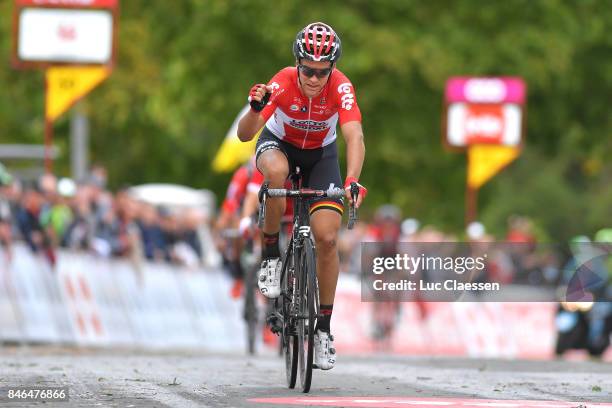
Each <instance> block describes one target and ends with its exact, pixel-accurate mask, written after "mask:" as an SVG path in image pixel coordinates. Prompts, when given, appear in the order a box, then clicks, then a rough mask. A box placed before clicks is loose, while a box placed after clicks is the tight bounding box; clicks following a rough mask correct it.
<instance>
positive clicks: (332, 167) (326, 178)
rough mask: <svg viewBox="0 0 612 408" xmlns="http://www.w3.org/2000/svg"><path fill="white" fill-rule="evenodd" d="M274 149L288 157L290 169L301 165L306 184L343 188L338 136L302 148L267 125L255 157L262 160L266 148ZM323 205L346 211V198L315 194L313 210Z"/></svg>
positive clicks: (321, 188)
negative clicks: (314, 145) (315, 147)
mask: <svg viewBox="0 0 612 408" xmlns="http://www.w3.org/2000/svg"><path fill="white" fill-rule="evenodd" d="M270 149H276V150H280V151H281V152H282V153H283V154H284V155H285V156H286V157H287V161H288V162H289V172H290V173H292V172H293V171H294V170H295V167H296V166H299V167H300V171H301V173H302V186H303V187H305V188H312V189H314V190H327V189H329V188H333V187H339V188H342V178H341V176H340V164H339V163H338V148H337V146H336V141H335V140H334V142H332V143H330V144H328V145H327V146H324V147H320V148H318V149H299V148H297V147H295V146H294V145H292V144H291V143H287V142H285V141H283V140H281V139H279V138H277V137H276V136H274V134H273V133H272V132H270V130H269V129H268V128H267V127H264V129H263V131H262V132H261V134H260V135H259V139H257V147H256V150H255V159H256V160H258V159H259V156H260V155H261V154H262V153H263V152H265V151H267V150H270ZM321 209H328V210H333V211H336V212H338V213H339V214H340V215H342V213H343V211H344V201H343V200H342V199H331V198H327V197H321V198H313V199H312V201H311V204H310V213H311V214H312V213H313V212H315V211H317V210H321Z"/></svg>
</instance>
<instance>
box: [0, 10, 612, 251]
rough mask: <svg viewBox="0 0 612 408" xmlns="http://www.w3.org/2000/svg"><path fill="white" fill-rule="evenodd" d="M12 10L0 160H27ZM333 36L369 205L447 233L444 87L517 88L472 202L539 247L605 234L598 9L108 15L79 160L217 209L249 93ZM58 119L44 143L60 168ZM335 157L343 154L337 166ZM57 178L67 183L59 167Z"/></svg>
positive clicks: (454, 196)
mask: <svg viewBox="0 0 612 408" xmlns="http://www.w3.org/2000/svg"><path fill="white" fill-rule="evenodd" d="M12 8H13V2H12V1H11V0H0V16H1V18H0V59H1V65H0V66H1V67H2V69H1V70H0V89H1V92H0V143H10V142H19V143H41V142H42V139H43V117H42V112H43V93H42V89H43V80H42V72H39V71H15V70H13V69H11V67H10V56H11V35H12V26H11V20H12ZM317 20H320V21H325V22H327V23H328V24H331V25H332V26H333V27H334V28H335V29H336V30H337V31H338V32H339V33H340V35H341V37H342V41H343V46H344V56H343V58H342V60H341V61H340V64H339V67H340V69H342V70H343V71H344V72H345V73H346V74H347V75H348V76H349V78H351V80H352V82H353V83H354V85H355V87H356V90H357V99H358V102H359V104H360V107H361V110H362V112H363V115H364V131H365V135H366V147H367V156H366V163H365V168H364V171H363V176H362V181H363V183H364V184H365V185H366V186H368V187H369V189H370V191H371V193H370V195H369V196H368V200H367V203H366V205H365V208H364V210H365V211H364V212H365V213H366V214H367V213H368V212H371V211H373V209H374V208H375V207H376V206H377V205H379V204H382V203H385V202H393V203H395V204H397V205H399V206H400V207H401V208H402V210H403V212H404V215H405V216H413V217H416V218H418V219H419V220H421V221H422V222H423V223H425V224H429V223H431V224H435V225H437V226H440V227H443V228H445V229H447V230H450V231H460V230H461V229H462V227H463V211H464V185H465V167H466V166H465V155H462V154H457V153H449V152H446V151H444V149H443V148H442V146H441V143H440V138H441V136H440V133H441V129H440V123H441V112H442V103H443V99H442V98H443V90H444V84H445V81H446V79H447V78H448V77H449V76H453V75H517V76H521V77H523V78H525V80H526V82H527V84H528V108H527V136H526V143H525V149H524V152H523V154H522V156H521V157H520V158H519V159H518V160H517V161H516V162H515V163H514V164H512V165H511V166H510V167H509V168H507V169H506V170H504V171H503V173H501V174H500V175H498V176H496V177H495V178H494V179H493V180H492V181H490V182H489V183H488V184H487V185H486V186H485V187H484V188H483V189H482V190H481V193H480V197H479V208H480V218H481V219H482V220H483V221H484V222H485V224H486V225H487V227H488V228H489V229H491V230H492V231H493V232H496V233H498V234H501V233H503V231H504V230H505V227H506V219H507V217H508V216H509V215H510V214H514V213H519V214H524V215H528V216H530V217H532V218H533V219H534V220H535V221H536V223H537V225H538V227H539V228H540V229H541V230H542V231H544V233H545V234H546V235H547V236H548V238H549V239H551V240H557V239H562V238H567V237H568V236H570V235H573V234H576V233H592V232H593V231H595V230H596V229H599V228H601V227H603V226H605V225H606V224H607V225H608V226H609V225H610V224H612V183H611V181H612V160H610V158H611V156H612V154H611V153H612V115H611V114H610V101H611V100H612V36H611V35H610V32H612V7H610V3H609V1H607V0H581V1H571V0H570V1H562V0H508V1H496V2H483V1H479V0H464V1H442V0H428V1H421V0H418V1H417V0H414V1H409V0H405V1H396V0H378V1H366V0H350V1H342V2H333V1H332V2H330V1H325V2H319V1H309V2H307V3H304V2H299V1H283V2H269V1H267V2H266V1H250V0H235V1H229V0H226V1H224V0H177V1H155V2H151V1H146V0H123V1H122V2H121V17H120V22H119V41H118V43H119V50H118V60H117V66H116V68H115V71H114V72H113V74H112V76H111V77H110V79H109V80H107V81H106V82H105V83H104V84H103V85H102V86H100V87H99V88H98V89H96V90H95V91H94V92H93V93H92V94H90V95H89V96H88V97H87V100H86V104H85V109H86V111H87V114H88V116H89V118H90V121H91V146H90V157H91V160H92V161H95V162H99V163H102V164H104V165H106V166H107V167H108V169H109V172H110V181H111V185H112V186H113V187H118V186H120V185H124V184H139V183H145V182H156V181H161V182H176V183H182V184H187V185H191V186H194V187H198V188H210V189H212V190H213V191H215V192H216V193H217V194H218V195H223V194H224V189H225V186H226V185H227V182H228V180H229V177H230V175H229V174H223V175H219V174H215V173H213V172H212V171H211V167H210V163H211V160H212V158H213V157H214V154H215V152H216V150H217V148H218V147H219V146H220V144H221V141H222V139H223V137H224V136H225V132H226V131H227V129H228V127H229V125H230V124H231V122H232V120H233V119H234V117H235V115H236V114H237V112H238V111H239V110H240V108H241V107H242V106H243V104H244V103H245V99H246V94H247V92H248V89H249V87H250V86H251V85H252V84H253V83H255V82H263V81H267V80H268V79H269V78H270V77H271V76H272V75H273V74H274V73H275V72H276V71H278V70H279V69H280V68H281V67H284V66H287V65H292V64H293V61H292V54H291V41H292V40H293V38H294V36H295V33H296V32H297V30H298V29H300V28H301V27H303V26H304V25H306V24H307V23H309V22H312V21H317ZM68 121H69V115H65V116H64V117H63V118H62V119H61V120H60V121H59V122H58V123H57V124H56V126H55V136H56V143H57V144H59V145H60V146H61V148H62V151H64V152H67V151H68V149H67V147H68V133H69V126H68ZM341 150H342V149H341ZM57 171H58V173H60V174H62V175H68V174H69V157H68V155H67V154H64V156H63V157H62V158H61V159H60V161H59V163H58V164H57Z"/></svg>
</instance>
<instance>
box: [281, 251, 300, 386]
mask: <svg viewBox="0 0 612 408" xmlns="http://www.w3.org/2000/svg"><path fill="white" fill-rule="evenodd" d="M294 273H295V271H294V267H293V255H292V253H291V252H289V253H288V254H287V257H286V258H285V264H284V265H283V272H282V280H281V296H280V298H278V299H276V304H277V305H278V306H280V308H281V313H282V315H283V330H282V332H281V347H282V349H283V352H284V355H285V374H286V377H287V386H288V387H289V388H295V383H296V380H297V367H298V350H299V347H298V345H299V343H298V336H297V333H296V327H295V326H296V319H294V318H293V316H292V312H293V311H292V309H293V308H292V298H293V291H294V290H296V289H297V288H295V287H294V285H293V283H294V276H295V275H294Z"/></svg>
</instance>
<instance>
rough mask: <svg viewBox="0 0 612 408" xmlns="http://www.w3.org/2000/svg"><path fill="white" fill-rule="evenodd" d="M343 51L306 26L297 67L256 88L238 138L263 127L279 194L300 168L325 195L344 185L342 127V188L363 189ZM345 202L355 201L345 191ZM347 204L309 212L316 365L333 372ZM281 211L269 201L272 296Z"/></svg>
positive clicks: (276, 287)
mask: <svg viewBox="0 0 612 408" xmlns="http://www.w3.org/2000/svg"><path fill="white" fill-rule="evenodd" d="M341 53H342V46H341V41H340V37H339V36H338V34H336V32H335V31H334V30H333V29H332V28H331V27H330V26H329V25H327V24H324V23H320V22H317V23H312V24H309V25H307V26H306V27H304V28H303V29H302V30H300V31H299V32H298V33H297V35H296V38H295V41H294V42H293V55H294V57H295V63H296V66H294V67H287V68H284V69H282V70H281V71H279V72H278V73H277V74H276V75H274V77H273V78H272V79H271V80H270V81H269V82H268V83H267V84H256V85H254V86H253V87H252V88H251V91H250V93H249V101H250V105H251V109H250V110H249V111H248V112H247V113H245V114H244V116H243V117H242V118H241V119H240V121H239V124H238V137H239V138H240V140H242V141H248V140H251V139H252V138H253V137H254V135H255V133H256V132H257V131H258V130H259V129H260V128H261V127H262V126H264V125H265V128H264V129H263V131H262V133H261V134H260V136H259V139H258V140H257V145H256V146H257V147H256V153H255V154H256V158H257V168H258V169H259V170H260V171H261V172H262V173H263V175H264V177H265V179H266V180H267V181H268V183H269V186H270V188H282V187H283V185H284V183H285V180H286V179H287V177H288V175H289V172H290V171H291V170H293V169H294V168H295V167H296V166H299V167H300V169H301V171H302V176H303V183H304V186H307V187H309V188H313V189H324V190H326V189H328V188H329V187H330V186H331V187H333V186H340V185H341V183H342V179H341V176H340V166H339V163H338V153H337V146H336V126H337V124H338V123H339V124H340V128H341V130H342V135H343V137H344V139H345V141H346V157H347V177H346V179H345V182H344V186H345V188H347V187H349V186H350V185H351V183H353V182H354V183H358V179H359V176H360V173H361V168H362V165H363V160H364V156H365V145H364V142H363V131H362V127H361V112H360V111H359V107H358V105H357V103H356V99H355V91H354V89H353V85H352V84H351V82H350V81H349V79H348V78H347V77H346V76H345V75H344V74H343V73H342V72H340V71H339V70H338V69H337V68H336V64H337V62H338V59H339V58H340V55H341ZM358 185H359V184H358ZM359 188H360V194H359V197H358V199H357V202H356V203H355V206H356V207H359V205H360V204H361V201H362V200H363V198H364V197H365V195H366V193H367V190H366V189H365V188H364V187H363V186H361V185H359ZM346 196H347V198H348V200H349V202H351V201H352V198H351V197H350V193H349V191H348V188H347V194H346ZM351 203H352V202H351ZM342 204H343V203H342V200H330V199H327V198H325V199H318V200H313V201H312V203H311V207H310V214H311V227H312V233H313V235H314V239H315V242H316V248H317V275H318V279H319V296H320V312H321V314H322V315H323V317H322V318H320V319H317V327H316V328H315V364H316V366H317V367H319V368H321V369H325V370H328V369H331V368H333V366H334V364H335V361H336V355H335V349H334V347H333V337H332V336H331V333H330V332H331V330H330V320H331V314H332V310H333V304H334V296H335V291H336V284H337V281H338V273H339V258H338V248H337V238H338V231H339V230H340V224H341V219H342V212H343V206H342ZM284 208H285V200H284V199H270V200H267V204H266V219H265V223H264V228H263V242H264V245H263V248H262V260H263V261H262V264H261V270H260V278H259V282H258V283H259V288H260V290H261V292H262V293H263V294H264V295H265V296H267V297H269V298H276V297H278V296H279V294H280V272H281V265H280V250H279V244H278V237H279V230H280V220H281V216H282V214H283V212H284Z"/></svg>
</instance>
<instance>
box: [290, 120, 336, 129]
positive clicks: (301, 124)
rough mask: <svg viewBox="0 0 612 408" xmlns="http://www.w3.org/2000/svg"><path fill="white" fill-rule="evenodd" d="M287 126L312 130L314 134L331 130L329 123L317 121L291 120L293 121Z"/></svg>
mask: <svg viewBox="0 0 612 408" xmlns="http://www.w3.org/2000/svg"><path fill="white" fill-rule="evenodd" d="M287 124H288V125H289V126H291V127H293V128H296V129H301V130H310V131H313V132H318V131H321V130H325V129H329V124H328V123H327V122H319V121H316V120H296V119H291V121H289V123H287Z"/></svg>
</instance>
